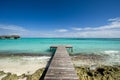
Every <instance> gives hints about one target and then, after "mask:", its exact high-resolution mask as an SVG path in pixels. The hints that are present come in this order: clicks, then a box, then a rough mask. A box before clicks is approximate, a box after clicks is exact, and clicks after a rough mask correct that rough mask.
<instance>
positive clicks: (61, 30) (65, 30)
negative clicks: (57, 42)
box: [55, 29, 68, 32]
mask: <svg viewBox="0 0 120 80" xmlns="http://www.w3.org/2000/svg"><path fill="white" fill-rule="evenodd" d="M55 32H68V30H67V29H58V30H55Z"/></svg>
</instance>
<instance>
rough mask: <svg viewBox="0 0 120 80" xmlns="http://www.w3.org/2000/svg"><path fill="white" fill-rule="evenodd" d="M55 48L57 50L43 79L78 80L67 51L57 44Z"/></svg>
mask: <svg viewBox="0 0 120 80" xmlns="http://www.w3.org/2000/svg"><path fill="white" fill-rule="evenodd" d="M53 47H55V46H53ZM51 48H52V46H51ZM56 48H57V50H56V52H55V54H54V56H53V59H52V61H51V64H50V66H49V68H48V70H47V73H46V75H45V78H44V80H78V76H77V74H76V72H75V69H74V67H73V64H72V62H71V58H70V56H69V54H68V53H67V50H66V47H65V46H58V47H56Z"/></svg>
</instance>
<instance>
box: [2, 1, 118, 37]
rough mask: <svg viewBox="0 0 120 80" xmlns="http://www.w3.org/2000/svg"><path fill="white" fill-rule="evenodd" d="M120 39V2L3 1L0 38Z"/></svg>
mask: <svg viewBox="0 0 120 80" xmlns="http://www.w3.org/2000/svg"><path fill="white" fill-rule="evenodd" d="M8 34H9V35H12V34H18V35H21V36H22V37H80V38H86V37H89V38H91V37H95V38H96V37H98V38H111V37H112V38H120V0H0V35H8Z"/></svg>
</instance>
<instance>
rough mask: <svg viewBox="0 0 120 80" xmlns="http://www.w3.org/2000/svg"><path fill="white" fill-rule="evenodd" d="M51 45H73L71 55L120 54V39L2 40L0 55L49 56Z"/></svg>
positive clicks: (0, 41)
mask: <svg viewBox="0 0 120 80" xmlns="http://www.w3.org/2000/svg"><path fill="white" fill-rule="evenodd" d="M51 45H72V46H73V52H72V53H70V54H91V53H92V54H101V53H117V52H118V53H119V52H120V38H21V39H16V40H13V39H9V40H0V53H6V54H7V53H32V54H49V53H50V49H49V48H50V46H51Z"/></svg>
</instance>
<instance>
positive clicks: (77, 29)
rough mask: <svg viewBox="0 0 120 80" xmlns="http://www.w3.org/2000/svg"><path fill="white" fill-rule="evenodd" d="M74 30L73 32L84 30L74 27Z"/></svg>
mask: <svg viewBox="0 0 120 80" xmlns="http://www.w3.org/2000/svg"><path fill="white" fill-rule="evenodd" d="M72 29H73V30H76V31H80V30H82V28H77V27H73V28H72Z"/></svg>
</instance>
